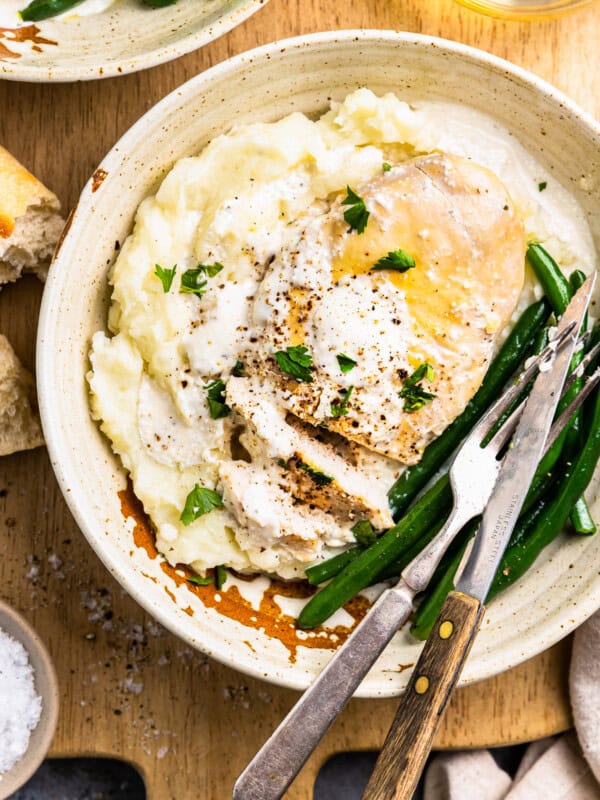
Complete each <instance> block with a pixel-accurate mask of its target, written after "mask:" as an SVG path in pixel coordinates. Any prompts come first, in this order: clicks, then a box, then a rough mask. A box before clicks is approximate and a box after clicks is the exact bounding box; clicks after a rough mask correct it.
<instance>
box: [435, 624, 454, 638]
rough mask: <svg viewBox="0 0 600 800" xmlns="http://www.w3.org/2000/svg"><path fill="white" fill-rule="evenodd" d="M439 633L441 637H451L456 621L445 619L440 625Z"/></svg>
mask: <svg viewBox="0 0 600 800" xmlns="http://www.w3.org/2000/svg"><path fill="white" fill-rule="evenodd" d="M438 633H439V635H440V639H449V638H450V637H451V636H452V634H453V633H454V623H453V622H450V620H449V619H446V620H444V622H442V624H441V625H440V627H439V630H438Z"/></svg>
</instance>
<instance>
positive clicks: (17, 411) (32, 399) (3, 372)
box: [0, 334, 44, 456]
mask: <svg viewBox="0 0 600 800" xmlns="http://www.w3.org/2000/svg"><path fill="white" fill-rule="evenodd" d="M43 444H44V437H43V436H42V429H41V426H40V422H39V417H38V414H37V402H36V394H35V385H34V382H33V377H32V375H31V374H30V373H29V372H28V371H27V370H26V369H25V367H23V365H22V364H21V362H20V361H19V359H18V358H17V356H16V355H15V352H14V350H13V349H12V347H11V346H10V343H9V341H8V339H7V338H6V336H2V335H1V334H0V456H6V455H9V454H10V453H16V452H18V451H19V450H30V449H32V448H33V447H40V446H41V445H43Z"/></svg>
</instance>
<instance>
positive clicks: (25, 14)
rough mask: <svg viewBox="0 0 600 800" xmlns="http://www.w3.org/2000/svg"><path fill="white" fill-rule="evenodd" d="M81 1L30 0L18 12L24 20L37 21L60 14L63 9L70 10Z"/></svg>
mask: <svg viewBox="0 0 600 800" xmlns="http://www.w3.org/2000/svg"><path fill="white" fill-rule="evenodd" d="M81 2H82V0H32V2H31V3H29V5H28V6H26V7H25V8H24V9H23V10H22V11H20V12H19V15H20V17H21V19H22V20H23V21H24V22H39V20H42V19H49V18H50V17H55V16H56V15H57V14H62V13H63V12H64V11H70V10H71V9H72V8H74V7H75V6H77V5H79V3H81Z"/></svg>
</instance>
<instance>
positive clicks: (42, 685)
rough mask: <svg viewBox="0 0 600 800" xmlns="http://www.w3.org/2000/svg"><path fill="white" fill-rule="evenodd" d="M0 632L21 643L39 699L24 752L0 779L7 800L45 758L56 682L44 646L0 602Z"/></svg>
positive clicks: (55, 715) (0, 789)
mask: <svg viewBox="0 0 600 800" xmlns="http://www.w3.org/2000/svg"><path fill="white" fill-rule="evenodd" d="M0 630H2V631H4V632H5V633H7V634H8V635H9V636H12V638H13V639H16V640H17V641H18V642H21V644H22V645H23V647H24V648H25V650H26V651H27V654H28V656H29V663H30V664H31V666H32V667H33V673H34V680H35V690H36V692H37V693H38V695H39V696H40V697H41V698H42V714H41V716H40V721H39V722H38V724H37V726H36V727H35V728H34V730H33V731H32V732H31V736H30V739H29V747H28V748H27V752H26V753H25V754H24V755H23V756H22V757H21V758H20V759H19V760H18V761H17V762H16V763H15V764H14V765H13V766H12V767H11V768H10V769H9V770H8V771H7V772H5V773H4V774H3V775H0V800H8V798H10V797H12V796H13V794H14V793H15V792H16V791H17V789H20V788H21V786H23V785H24V784H25V783H26V782H27V781H28V780H29V778H31V776H32V775H33V773H34V772H35V771H36V770H37V768H38V767H39V766H40V764H41V763H42V761H43V760H44V758H45V757H46V755H47V753H48V750H49V749H50V745H51V743H52V738H53V736H54V732H55V730H56V723H57V722H58V703H59V700H58V682H57V680H56V673H55V671H54V666H53V664H52V661H51V659H50V656H49V655H48V651H47V650H46V648H45V646H44V643H43V642H42V640H41V639H40V637H39V636H38V635H37V633H36V632H35V631H34V630H33V628H32V627H31V626H30V625H29V624H28V623H27V622H26V621H25V620H24V619H23V617H22V616H21V615H20V614H17V612H16V611H15V610H14V609H12V608H10V606H8V605H6V603H3V602H2V601H1V600H0Z"/></svg>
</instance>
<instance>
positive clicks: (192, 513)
mask: <svg viewBox="0 0 600 800" xmlns="http://www.w3.org/2000/svg"><path fill="white" fill-rule="evenodd" d="M222 507H223V498H222V497H221V495H220V494H218V492H215V491H214V489H207V488H206V487H204V486H200V485H199V484H196V485H195V486H194V488H193V489H192V491H191V492H190V493H189V494H188V496H187V497H186V500H185V506H184V509H183V511H182V512H181V516H180V517H179V519H180V520H181V521H182V522H183V524H184V525H191V523H192V522H194V520H196V519H198V518H199V517H203V516H204V515H205V514H208V513H209V512H211V511H214V509H215V508H222Z"/></svg>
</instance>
